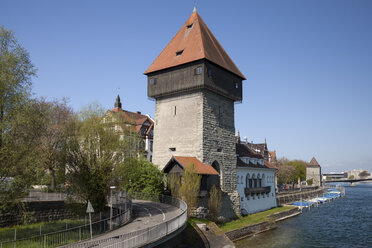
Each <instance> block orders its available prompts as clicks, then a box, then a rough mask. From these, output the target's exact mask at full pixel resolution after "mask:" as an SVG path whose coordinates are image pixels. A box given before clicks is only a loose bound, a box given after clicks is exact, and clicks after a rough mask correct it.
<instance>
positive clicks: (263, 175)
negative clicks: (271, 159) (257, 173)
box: [262, 174, 265, 186]
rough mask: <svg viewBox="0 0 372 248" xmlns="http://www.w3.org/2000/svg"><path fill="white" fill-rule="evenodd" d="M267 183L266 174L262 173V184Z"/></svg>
mask: <svg viewBox="0 0 372 248" xmlns="http://www.w3.org/2000/svg"><path fill="white" fill-rule="evenodd" d="M263 185H265V174H262V186H263Z"/></svg>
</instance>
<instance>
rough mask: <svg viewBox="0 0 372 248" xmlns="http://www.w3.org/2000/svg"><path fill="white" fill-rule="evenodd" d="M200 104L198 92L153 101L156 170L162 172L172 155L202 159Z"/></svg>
mask: <svg viewBox="0 0 372 248" xmlns="http://www.w3.org/2000/svg"><path fill="white" fill-rule="evenodd" d="M202 103H203V95H202V93H201V92H200V91H199V92H194V93H183V94H178V95H173V96H172V97H166V98H162V99H158V100H156V104H155V127H154V149H153V163H154V164H156V165H158V166H159V169H163V168H164V166H165V165H166V164H167V163H168V161H169V160H170V158H171V157H172V156H192V157H197V158H198V159H199V160H200V161H202V160H203V156H202V141H203V140H202V130H203V127H202ZM169 148H175V149H176V150H175V151H171V150H170V149H169Z"/></svg>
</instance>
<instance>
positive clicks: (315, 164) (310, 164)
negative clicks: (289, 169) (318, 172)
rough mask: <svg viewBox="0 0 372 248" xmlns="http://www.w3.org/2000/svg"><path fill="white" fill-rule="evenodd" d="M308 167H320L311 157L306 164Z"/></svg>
mask: <svg viewBox="0 0 372 248" xmlns="http://www.w3.org/2000/svg"><path fill="white" fill-rule="evenodd" d="M308 167H320V165H319V163H318V161H316V159H315V158H314V157H313V158H312V159H311V161H310V163H309V164H308Z"/></svg>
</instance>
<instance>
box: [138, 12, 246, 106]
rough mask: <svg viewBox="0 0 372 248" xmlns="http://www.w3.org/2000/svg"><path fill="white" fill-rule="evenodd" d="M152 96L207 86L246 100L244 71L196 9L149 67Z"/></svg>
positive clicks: (147, 72) (228, 95)
mask: <svg viewBox="0 0 372 248" xmlns="http://www.w3.org/2000/svg"><path fill="white" fill-rule="evenodd" d="M145 74H146V75H147V76H148V96H149V97H153V98H157V97H161V96H164V95H169V94H172V93H177V92H178V91H184V90H189V89H194V88H207V89H210V90H212V91H216V92H218V93H221V94H223V95H225V96H227V97H229V98H231V99H233V100H234V101H241V100H242V91H241V88H242V87H241V84H242V81H243V80H245V77H244V75H243V74H242V73H241V72H240V71H239V69H238V68H237V66H236V65H235V64H234V62H233V61H232V60H231V58H230V57H229V55H228V54H227V53H226V52H225V50H224V49H223V48H222V46H221V45H220V43H219V42H218V41H217V39H216V38H215V37H214V35H213V34H212V32H211V31H210V30H209V28H208V27H207V25H206V24H205V23H204V21H203V20H202V19H201V17H200V16H199V14H198V13H197V12H196V11H195V12H193V13H192V14H191V16H190V17H189V19H188V20H187V21H186V22H185V24H184V25H183V26H182V27H181V29H180V30H179V31H178V33H177V34H176V35H175V36H174V37H173V39H172V40H171V41H170V42H169V43H168V45H167V46H166V47H165V48H164V50H163V51H162V52H161V53H160V55H159V56H158V57H157V58H156V59H155V60H154V62H153V63H152V64H151V65H150V67H149V68H148V69H147V70H146V71H145Z"/></svg>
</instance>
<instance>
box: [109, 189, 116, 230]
mask: <svg viewBox="0 0 372 248" xmlns="http://www.w3.org/2000/svg"><path fill="white" fill-rule="evenodd" d="M114 189H116V186H110V230H112V191H113V190H114Z"/></svg>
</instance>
